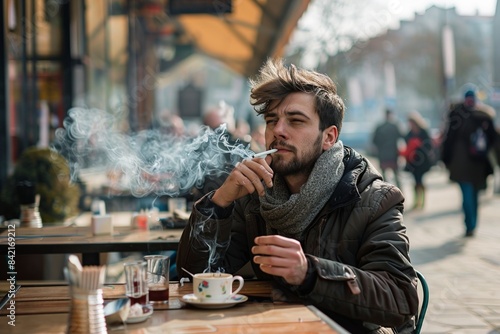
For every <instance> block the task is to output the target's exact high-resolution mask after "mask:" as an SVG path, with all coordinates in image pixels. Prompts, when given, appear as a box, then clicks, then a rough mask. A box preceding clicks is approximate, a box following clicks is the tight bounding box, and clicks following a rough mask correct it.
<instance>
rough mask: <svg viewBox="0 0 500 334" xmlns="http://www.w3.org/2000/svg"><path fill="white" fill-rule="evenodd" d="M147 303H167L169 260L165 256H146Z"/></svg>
mask: <svg viewBox="0 0 500 334" xmlns="http://www.w3.org/2000/svg"><path fill="white" fill-rule="evenodd" d="M144 260H146V263H147V270H146V271H147V275H146V276H147V281H148V290H149V301H150V302H151V303H168V296H169V293H168V285H169V283H170V279H169V273H170V258H169V257H168V256H167V255H146V256H144Z"/></svg>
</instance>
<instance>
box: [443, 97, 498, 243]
mask: <svg viewBox="0 0 500 334" xmlns="http://www.w3.org/2000/svg"><path fill="white" fill-rule="evenodd" d="M494 117H495V110H494V109H493V108H491V107H490V106H488V105H485V104H482V103H477V102H476V94H475V93H474V91H472V90H469V91H467V92H466V93H465V96H464V102H463V103H459V104H458V105H456V106H455V107H453V108H452V109H451V111H450V113H449V114H448V119H447V124H446V132H445V136H444V140H443V145H442V156H441V160H442V161H443V163H444V164H445V165H446V167H447V168H448V170H449V172H450V180H452V181H455V182H457V183H458V185H459V186H460V190H461V192H462V210H463V213H464V223H465V237H472V236H474V234H475V232H476V226H477V217H478V209H479V191H481V190H483V189H486V179H487V178H488V176H489V175H491V174H493V167H492V165H491V163H490V161H489V158H488V154H489V151H490V149H491V148H492V147H493V146H494V143H495V140H496V136H497V134H496V131H495V127H494V125H493V118H494ZM476 133H480V134H481V136H477V135H476ZM478 139H480V140H479V141H478ZM476 145H479V147H476ZM481 147H482V148H481ZM481 152H482V153H481Z"/></svg>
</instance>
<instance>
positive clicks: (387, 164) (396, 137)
mask: <svg viewBox="0 0 500 334" xmlns="http://www.w3.org/2000/svg"><path fill="white" fill-rule="evenodd" d="M403 139H404V136H403V134H402V133H401V129H400V128H399V125H398V124H397V123H396V121H395V119H394V113H393V112H392V110H390V109H387V110H386V111H385V120H384V122H383V123H381V124H379V125H378V126H377V127H376V128H375V131H374V133H373V145H375V148H376V153H377V158H378V161H379V165H380V169H381V172H382V176H383V177H384V180H386V181H387V180H388V178H387V177H388V173H387V172H388V171H392V174H393V175H394V184H395V185H396V186H397V187H398V188H399V189H401V183H400V180H399V165H398V159H399V147H398V144H399V141H400V140H403Z"/></svg>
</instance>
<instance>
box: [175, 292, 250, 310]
mask: <svg viewBox="0 0 500 334" xmlns="http://www.w3.org/2000/svg"><path fill="white" fill-rule="evenodd" d="M247 300H248V297H247V296H245V295H239V294H236V295H234V296H233V297H231V299H229V300H226V301H224V302H202V301H201V300H199V299H198V298H196V296H195V295H194V294H193V293H190V294H188V295H184V296H182V301H183V302H185V303H187V304H190V305H193V306H196V307H198V308H206V309H218V308H228V307H232V306H234V305H236V304H240V303H244V302H246V301H247Z"/></svg>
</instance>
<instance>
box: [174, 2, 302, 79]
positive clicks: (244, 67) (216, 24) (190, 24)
mask: <svg viewBox="0 0 500 334" xmlns="http://www.w3.org/2000/svg"><path fill="white" fill-rule="evenodd" d="M309 2H310V0H238V1H235V0H233V1H229V3H230V5H231V9H230V12H228V13H213V14H198V13H195V14H192V13H188V14H178V15H173V16H174V17H175V20H176V23H177V27H176V30H178V31H179V30H180V31H182V35H183V38H187V39H188V40H189V42H190V43H192V45H193V46H194V50H195V52H199V53H202V54H205V55H207V56H209V57H211V58H214V59H217V60H219V61H221V62H223V63H224V64H226V65H227V66H228V67H230V68H231V69H233V70H234V71H236V72H237V73H240V74H242V75H244V76H252V75H254V74H255V73H256V72H257V70H258V69H259V68H260V66H261V65H262V63H263V62H264V61H265V60H266V59H267V58H268V57H273V56H282V55H283V51H284V48H285V46H286V44H287V43H288V41H289V38H290V35H291V33H292V32H293V30H294V28H295V27H296V25H297V22H298V20H299V19H300V17H301V16H302V14H303V13H304V12H305V10H306V9H307V6H308V4H309ZM212 3H213V2H212Z"/></svg>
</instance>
